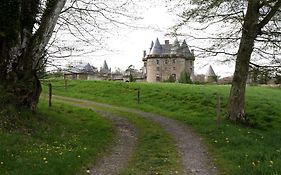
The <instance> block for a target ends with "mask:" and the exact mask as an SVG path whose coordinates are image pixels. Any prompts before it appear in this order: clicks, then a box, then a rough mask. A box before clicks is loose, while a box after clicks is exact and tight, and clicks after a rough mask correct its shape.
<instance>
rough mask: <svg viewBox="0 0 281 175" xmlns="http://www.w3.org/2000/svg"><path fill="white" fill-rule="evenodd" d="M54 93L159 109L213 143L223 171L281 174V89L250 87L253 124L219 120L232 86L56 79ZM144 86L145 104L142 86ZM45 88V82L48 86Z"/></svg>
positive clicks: (248, 96)
mask: <svg viewBox="0 0 281 175" xmlns="http://www.w3.org/2000/svg"><path fill="white" fill-rule="evenodd" d="M53 85H54V94H57V95H65V96H70V97H77V98H83V99H88V100H94V101H99V102H104V103H110V104H115V105H118V106H128V107H133V108H138V109H142V110H145V111H150V112H155V113H160V114H162V115H166V116H167V117H171V118H174V119H177V120H180V121H182V122H183V123H186V124H188V125H191V126H192V128H193V129H194V131H196V132H197V133H199V134H200V135H201V136H202V137H203V138H204V141H205V143H206V145H207V146H208V148H209V151H210V154H211V156H212V158H213V159H214V161H215V163H216V164H217V166H218V168H219V170H220V174H227V175H236V174H247V175H248V174H249V175H251V174H252V175H256V174H259V175H271V174H272V175H273V174H281V159H280V157H281V132H280V131H281V113H280V104H281V90H280V89H273V88H265V87H247V92H246V115H247V117H248V118H249V119H250V122H251V127H246V126H242V125H236V124H232V123H229V122H228V121H227V120H225V119H223V121H222V124H221V126H220V127H218V126H217V124H216V113H215V111H216V96H215V94H216V93H219V94H220V95H221V97H222V109H223V115H226V112H225V108H226V104H227V98H228V94H229V90H230V87H229V86H217V85H184V84H169V83H166V84H165V83H159V84H148V83H120V82H105V81H104V82H97V81H69V82H68V85H69V86H68V88H67V90H65V89H64V87H63V81H56V82H53ZM136 89H140V92H141V99H140V104H137V90H136ZM45 92H46V87H45Z"/></svg>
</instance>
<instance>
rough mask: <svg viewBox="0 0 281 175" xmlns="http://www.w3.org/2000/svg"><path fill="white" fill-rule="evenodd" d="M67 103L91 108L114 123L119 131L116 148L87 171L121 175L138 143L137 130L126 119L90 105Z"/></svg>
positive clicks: (115, 143) (95, 173)
mask: <svg viewBox="0 0 281 175" xmlns="http://www.w3.org/2000/svg"><path fill="white" fill-rule="evenodd" d="M76 101H77V100H76ZM79 102H81V101H79ZM65 103H68V104H72V105H74V106H77V107H81V108H90V109H91V110H93V111H95V112H97V113H98V114H100V115H101V116H102V117H104V118H106V119H108V120H110V121H111V122H112V124H113V126H114V128H115V129H116V131H117V138H115V140H114V143H113V145H114V146H113V147H111V148H109V150H107V151H106V153H105V154H104V155H103V157H101V158H98V159H97V160H96V163H95V164H94V165H92V166H90V168H88V169H87V173H88V174H91V175H116V174H119V173H120V172H121V171H122V170H123V169H125V168H126V166H127V165H128V163H129V161H130V157H131V156H132V155H133V152H134V149H135V147H136V143H137V135H138V134H137V128H136V127H135V126H134V125H133V124H132V123H130V122H129V121H128V120H127V119H126V118H124V117H120V116H118V115H116V114H113V113H110V112H107V111H103V110H98V109H96V108H93V107H92V106H89V105H88V104H83V103H75V101H74V100H72V101H71V102H70V101H66V102H65Z"/></svg>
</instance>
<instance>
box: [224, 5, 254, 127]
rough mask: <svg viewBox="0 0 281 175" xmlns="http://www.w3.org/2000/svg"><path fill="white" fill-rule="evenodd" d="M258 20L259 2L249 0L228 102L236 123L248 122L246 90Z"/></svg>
mask: <svg viewBox="0 0 281 175" xmlns="http://www.w3.org/2000/svg"><path fill="white" fill-rule="evenodd" d="M258 18H259V1H255V0H249V1H248V8H247V13H246V16H245V20H244V24H243V31H242V37H241V41H240V45H239V49H238V54H237V59H236V64H235V72H234V76H233V81H232V86H231V90H230V95H229V101H228V117H229V119H230V120H231V121H234V122H236V121H241V122H245V121H246V116H245V90H246V82H247V76H248V71H249V62H250V58H251V54H252V52H253V47H254V42H255V38H256V36H257V33H258V25H257V24H258Z"/></svg>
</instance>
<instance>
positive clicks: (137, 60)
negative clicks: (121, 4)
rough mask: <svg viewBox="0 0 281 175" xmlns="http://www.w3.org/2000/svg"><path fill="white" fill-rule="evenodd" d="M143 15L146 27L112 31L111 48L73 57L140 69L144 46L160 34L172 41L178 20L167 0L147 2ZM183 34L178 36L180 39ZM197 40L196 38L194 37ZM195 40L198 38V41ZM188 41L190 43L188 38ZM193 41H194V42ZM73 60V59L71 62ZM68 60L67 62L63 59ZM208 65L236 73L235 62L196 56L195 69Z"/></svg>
mask: <svg viewBox="0 0 281 175" xmlns="http://www.w3.org/2000/svg"><path fill="white" fill-rule="evenodd" d="M139 15H140V16H141V17H142V19H141V20H139V21H137V25H139V26H145V27H146V28H133V29H132V28H131V29H129V28H127V29H126V28H124V27H123V28H122V29H120V30H119V31H116V32H113V33H116V34H114V35H110V37H109V39H108V40H107V41H106V42H107V45H108V47H109V48H108V49H109V50H112V51H110V52H108V51H104V50H100V51H97V52H94V53H91V54H88V55H83V56H78V57H75V56H73V57H71V58H69V60H71V61H80V60H81V61H83V62H89V63H90V64H91V65H93V66H95V67H98V68H100V67H101V66H102V65H103V61H104V60H106V61H107V64H108V66H109V67H111V68H112V70H115V69H116V68H121V69H123V70H124V69H126V68H127V67H128V66H129V65H134V66H135V68H137V69H140V68H141V67H142V66H143V62H142V56H143V50H147V49H148V48H149V46H150V44H151V41H155V39H156V38H157V37H158V38H159V41H160V43H163V42H164V40H166V39H169V40H170V43H172V42H173V41H174V39H175V38H169V37H167V36H165V34H166V33H167V32H168V31H169V30H168V29H169V28H170V27H171V26H173V25H174V24H175V23H176V20H177V18H176V15H173V14H171V13H169V12H168V8H167V7H166V6H165V2H159V3H158V4H157V5H155V4H154V5H153V4H152V5H149V4H148V5H146V6H145V9H142V12H141V14H139ZM182 39H184V37H181V38H179V40H182ZM193 42H194V41H193ZM195 42H196V41H195ZM187 44H189V42H188V40H187ZM193 44H194V43H193ZM71 61H70V62H71ZM63 64H66V63H63ZM208 65H212V66H213V68H214V71H215V72H216V73H217V74H218V75H220V76H228V75H231V74H232V73H233V70H234V68H233V64H231V65H221V64H218V63H216V61H215V60H214V58H212V59H209V58H206V59H196V60H195V73H196V74H204V73H205V72H206V71H207V68H208Z"/></svg>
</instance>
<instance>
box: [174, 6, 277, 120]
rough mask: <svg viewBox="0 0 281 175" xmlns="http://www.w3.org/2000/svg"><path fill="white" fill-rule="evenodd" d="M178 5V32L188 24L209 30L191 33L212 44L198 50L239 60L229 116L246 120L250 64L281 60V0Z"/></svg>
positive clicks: (232, 88)
mask: <svg viewBox="0 0 281 175" xmlns="http://www.w3.org/2000/svg"><path fill="white" fill-rule="evenodd" d="M176 5H177V6H179V7H180V8H182V10H183V12H182V13H181V18H182V20H181V22H180V23H179V24H178V25H177V26H175V27H174V33H175V34H179V33H182V32H181V29H182V28H183V27H185V26H187V25H191V26H193V29H195V30H196V31H200V30H204V31H207V32H205V33H204V34H203V35H202V37H195V36H194V35H192V34H188V36H190V37H192V38H195V39H201V40H204V41H208V42H209V43H211V46H206V47H200V48H199V47H197V49H198V51H202V52H203V55H204V56H206V55H208V56H210V55H211V56H217V55H220V54H225V55H228V56H231V57H233V58H235V59H236V64H235V72H234V77H233V81H232V86H231V91H230V95H229V101H228V116H229V119H230V120H231V121H245V120H246V115H245V110H244V109H245V89H246V81H247V75H248V71H249V65H250V64H251V63H253V62H255V61H258V60H260V59H267V60H270V61H275V62H276V61H277V62H278V60H280V55H281V52H280V48H281V46H280V44H281V32H280V29H281V23H280V22H281V18H280V17H281V10H280V7H281V0H227V1H224V0H209V1H205V0H191V1H190V2H187V1H182V0H179V2H177V4H176ZM192 23H193V24H192ZM198 23H199V24H200V25H198ZM194 24H195V25H194ZM196 24H197V25H196ZM194 26H195V27H194ZM214 26H215V27H214ZM214 30H215V32H213V33H211V32H210V31H214ZM206 33H208V34H209V35H208V34H206ZM210 33H211V34H210ZM182 34H183V35H185V34H184V33H182ZM197 36H198V35H197ZM235 48H238V49H237V51H235V50H236V49H235ZM270 63H271V62H270ZM254 64H257V63H254Z"/></svg>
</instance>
